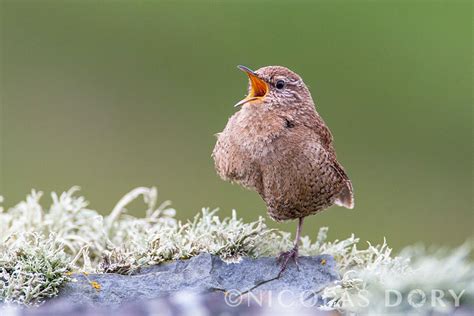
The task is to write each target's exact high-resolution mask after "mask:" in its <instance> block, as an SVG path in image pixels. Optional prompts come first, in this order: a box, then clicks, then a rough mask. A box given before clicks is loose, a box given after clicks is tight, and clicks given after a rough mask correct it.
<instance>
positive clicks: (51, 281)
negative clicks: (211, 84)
mask: <svg viewBox="0 0 474 316" xmlns="http://www.w3.org/2000/svg"><path fill="white" fill-rule="evenodd" d="M78 190H79V188H78V187H73V188H71V189H70V190H68V191H66V192H64V193H62V194H60V195H58V194H56V193H54V192H53V193H52V194H51V197H52V204H51V205H50V207H49V208H44V207H43V206H42V205H41V203H40V199H41V197H42V192H38V191H35V190H33V191H32V192H31V193H30V194H29V195H28V196H27V197H26V199H25V201H22V202H20V203H18V204H17V205H15V206H14V207H12V208H9V209H8V210H6V211H5V210H4V209H3V208H2V207H0V302H1V301H3V302H7V303H18V304H24V305H38V304H41V303H42V302H43V301H44V300H45V299H47V298H49V297H53V296H55V295H56V294H57V293H58V291H59V288H60V286H61V284H62V283H63V282H66V281H68V280H71V277H72V276H71V272H72V271H74V272H83V273H84V274H85V275H86V277H87V273H120V274H131V273H133V272H134V271H136V270H137V269H138V268H140V267H143V266H146V265H151V264H159V263H162V262H166V261H170V260H177V259H188V258H191V257H193V256H196V255H198V254H200V253H202V252H207V253H211V254H214V255H217V256H220V257H221V258H222V259H223V260H225V261H228V262H238V261H239V260H240V259H241V258H242V257H244V256H250V257H261V256H275V255H277V254H279V253H280V252H281V251H283V250H287V249H288V248H290V247H291V245H292V238H291V234H290V233H287V232H283V231H279V230H274V229H269V228H268V227H267V226H266V224H265V220H264V219H263V218H262V217H259V218H258V219H257V220H256V221H254V222H251V223H245V222H243V221H242V219H239V218H238V217H237V213H236V212H235V211H233V212H232V216H231V217H228V218H224V219H221V218H220V217H219V216H218V215H217V212H218V211H217V210H209V209H203V210H202V211H201V212H200V213H199V214H197V215H196V216H195V217H194V219H193V220H190V221H186V222H180V221H177V220H176V219H175V218H174V216H175V213H176V211H175V210H174V209H172V208H171V207H170V203H169V202H168V201H166V202H164V203H162V204H161V205H158V204H157V197H158V192H157V190H156V188H153V187H152V188H145V187H139V188H136V189H134V190H132V191H131V192H129V193H128V194H126V195H125V196H124V197H123V198H122V199H121V200H120V201H119V202H118V203H117V204H116V206H115V207H114V208H113V209H112V211H111V212H110V214H109V215H107V216H102V215H101V214H100V213H99V212H97V211H95V210H91V209H88V208H87V205H88V202H87V201H86V200H85V199H84V198H83V197H81V196H77V192H78ZM139 197H141V198H143V201H144V203H145V205H146V209H145V211H144V214H145V216H144V217H134V216H131V215H129V214H127V209H126V207H127V206H128V205H129V204H130V203H131V202H132V201H134V200H136V199H137V198H139ZM2 201H3V198H2V197H1V196H0V203H2ZM327 235H328V229H327V228H326V227H322V228H320V230H319V232H318V235H317V238H316V240H315V241H314V242H313V241H311V240H310V238H309V237H308V236H304V237H303V238H302V240H301V246H300V253H301V255H318V254H329V255H331V256H333V257H334V258H335V260H336V263H337V268H338V271H339V272H340V274H341V279H340V280H339V281H337V282H335V283H334V284H333V285H331V286H329V287H327V288H325V289H324V290H323V291H322V292H321V293H320V294H321V295H322V297H323V298H324V300H325V305H324V307H325V308H328V309H342V310H344V311H356V312H361V311H363V312H368V311H377V312H380V311H382V310H383V306H380V305H377V304H376V303H374V302H383V300H384V297H383V293H384V290H385V289H387V288H391V289H397V290H399V291H400V292H403V293H406V292H407V291H408V290H409V289H413V287H417V288H421V289H428V288H442V289H448V288H450V289H456V290H461V289H464V290H465V292H466V293H465V294H464V296H463V302H472V301H473V300H474V294H473V292H474V288H473V287H474V266H473V264H472V262H471V261H469V256H470V254H471V253H472V248H473V247H472V243H467V244H466V245H464V246H462V247H460V248H458V249H457V250H454V251H453V252H444V253H440V252H438V253H436V254H430V253H428V252H426V251H424V250H423V249H421V248H419V247H418V248H410V249H406V250H405V251H402V253H401V254H400V255H399V256H393V255H392V250H391V249H390V248H389V247H388V245H387V243H386V241H385V240H384V241H383V242H382V243H381V244H380V245H375V246H373V245H371V244H370V243H369V244H368V245H367V247H363V248H362V249H361V248H360V241H359V239H358V238H356V237H355V236H354V235H351V236H350V237H349V238H347V239H344V240H340V241H339V240H335V241H328V240H327ZM321 264H322V265H324V264H326V262H325V261H321ZM432 275H434V276H435V277H432ZM89 282H90V284H91V287H93V288H94V289H96V290H97V291H100V288H101V286H100V284H99V283H97V282H96V281H94V280H90V281H89ZM361 293H367V295H368V296H369V298H370V300H371V302H372V304H371V306H370V309H368V307H361V306H360V304H357V299H360V294H361Z"/></svg>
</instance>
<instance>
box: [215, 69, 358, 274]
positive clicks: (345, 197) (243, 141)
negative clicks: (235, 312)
mask: <svg viewBox="0 0 474 316" xmlns="http://www.w3.org/2000/svg"><path fill="white" fill-rule="evenodd" d="M238 68H239V69H240V70H242V71H244V72H245V73H246V74H247V75H248V77H249V88H248V95H247V97H246V98H244V99H243V100H241V101H240V102H238V103H237V104H236V107H240V109H239V110H238V111H237V112H236V113H235V114H234V115H232V117H230V119H229V121H228V122H227V126H226V127H225V128H224V130H223V131H222V132H221V133H218V134H217V143H216V145H215V148H214V150H213V153H212V157H213V158H214V163H215V168H216V171H217V173H218V174H219V176H220V177H221V178H222V179H224V180H227V181H232V182H236V183H238V184H240V185H242V186H244V187H245V188H248V189H251V190H255V191H256V192H258V194H259V195H260V196H261V197H262V199H263V200H264V201H265V204H266V206H267V211H268V215H269V216H270V217H271V218H272V219H274V220H275V221H278V222H280V221H286V220H293V219H298V226H297V231H296V238H295V243H294V247H293V248H292V249H291V250H290V251H287V252H283V253H282V254H280V256H279V258H278V261H279V262H280V263H281V269H280V275H281V273H282V272H283V271H284V270H285V269H286V267H287V264H288V262H289V260H290V259H293V260H294V261H295V263H296V265H297V264H298V261H297V258H298V242H299V240H300V236H301V230H302V226H303V220H304V218H305V217H306V216H309V215H313V214H316V213H318V212H321V211H322V210H324V209H326V208H328V207H330V206H331V205H334V204H336V205H339V206H343V207H346V208H349V209H352V208H354V195H353V189H352V184H351V181H350V180H349V177H348V176H347V174H346V172H345V171H344V168H343V167H342V166H341V164H340V163H339V162H338V161H337V158H336V152H335V150H334V146H333V137H332V135H331V132H330V131H329V129H328V127H327V126H326V124H325V123H324V121H323V119H322V118H321V116H320V115H319V114H318V112H317V111H316V109H315V105H314V101H313V99H312V97H311V93H310V92H309V90H308V87H306V85H305V84H304V82H303V80H302V79H301V77H300V76H299V75H297V74H296V73H294V72H293V71H291V70H289V69H288V68H285V67H282V66H268V67H263V68H260V69H258V70H256V71H252V70H250V69H249V68H247V67H245V66H238Z"/></svg>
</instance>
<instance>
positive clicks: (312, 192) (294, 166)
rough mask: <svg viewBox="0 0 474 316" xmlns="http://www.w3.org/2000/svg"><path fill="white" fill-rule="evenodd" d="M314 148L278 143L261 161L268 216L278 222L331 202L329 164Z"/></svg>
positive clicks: (321, 208) (328, 204) (331, 191)
mask: <svg viewBox="0 0 474 316" xmlns="http://www.w3.org/2000/svg"><path fill="white" fill-rule="evenodd" d="M322 154H323V153H322V152H321V153H320V152H318V149H317V148H311V151H308V148H305V147H304V145H302V146H292V147H291V149H288V146H286V147H285V148H280V146H278V144H275V146H274V147H273V148H271V149H269V150H268V151H267V156H265V159H263V160H262V163H261V169H262V183H263V194H261V195H262V198H263V199H264V200H265V202H266V204H267V209H268V213H269V215H270V217H272V218H273V219H275V220H277V221H283V220H289V219H295V218H299V217H305V216H308V215H312V214H315V213H317V212H319V211H321V210H323V209H325V208H327V207H329V206H330V205H332V204H333V203H334V199H335V196H334V192H335V190H333V188H332V181H333V179H332V178H331V177H328V170H327V169H328V168H329V166H327V165H325V160H324V159H322V157H320V155H322Z"/></svg>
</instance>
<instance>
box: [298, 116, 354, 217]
mask: <svg viewBox="0 0 474 316" xmlns="http://www.w3.org/2000/svg"><path fill="white" fill-rule="evenodd" d="M304 125H305V126H306V127H307V128H309V129H311V130H312V131H313V132H314V133H315V134H316V137H317V138H318V141H319V143H320V144H321V146H322V147H323V148H324V150H325V151H326V152H327V154H328V155H327V157H328V158H327V159H328V160H329V165H330V166H331V168H332V169H333V170H334V171H335V172H336V174H338V175H339V178H340V179H341V180H342V181H343V183H344V186H343V189H342V190H341V192H340V193H339V195H338V197H337V198H336V201H335V203H336V205H339V206H343V207H346V208H348V209H353V208H354V191H353V188H352V182H351V180H350V179H349V176H348V175H347V173H346V171H345V170H344V168H343V167H342V165H341V164H340V163H339V162H338V161H337V157H336V151H335V149H334V146H333V137H332V134H331V131H330V130H329V128H328V127H327V126H326V123H325V122H324V120H323V119H322V118H321V117H320V116H319V115H318V114H317V113H316V112H314V113H311V114H310V116H309V117H308V119H307V120H305V124H304Z"/></svg>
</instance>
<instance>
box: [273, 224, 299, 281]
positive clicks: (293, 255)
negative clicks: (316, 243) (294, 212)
mask: <svg viewBox="0 0 474 316" xmlns="http://www.w3.org/2000/svg"><path fill="white" fill-rule="evenodd" d="M303 220H304V217H300V218H298V227H297V229H296V238H295V245H294V246H293V248H292V249H291V250H290V251H286V252H283V253H281V254H280V256H279V257H278V259H277V260H278V262H279V263H281V265H280V273H278V277H280V276H281V274H282V273H283V271H285V270H286V267H287V265H288V262H289V261H290V259H293V260H294V261H295V264H296V268H297V269H298V271H299V270H300V268H299V264H298V243H299V241H300V237H301V229H302V228H303Z"/></svg>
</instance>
